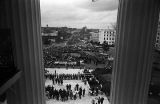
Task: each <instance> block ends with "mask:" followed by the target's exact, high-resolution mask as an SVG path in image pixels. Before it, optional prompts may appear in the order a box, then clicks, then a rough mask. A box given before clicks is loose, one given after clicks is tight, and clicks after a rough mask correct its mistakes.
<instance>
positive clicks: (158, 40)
mask: <svg viewBox="0 0 160 104" xmlns="http://www.w3.org/2000/svg"><path fill="white" fill-rule="evenodd" d="M155 47H156V49H157V50H160V14H159V21H158V29H157V36H156V42H155Z"/></svg>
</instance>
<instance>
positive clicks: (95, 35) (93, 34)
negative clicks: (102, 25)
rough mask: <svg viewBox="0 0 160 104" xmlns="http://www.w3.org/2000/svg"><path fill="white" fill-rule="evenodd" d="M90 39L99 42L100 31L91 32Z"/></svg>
mask: <svg viewBox="0 0 160 104" xmlns="http://www.w3.org/2000/svg"><path fill="white" fill-rule="evenodd" d="M90 34H91V36H90V40H91V41H93V42H99V33H98V32H90Z"/></svg>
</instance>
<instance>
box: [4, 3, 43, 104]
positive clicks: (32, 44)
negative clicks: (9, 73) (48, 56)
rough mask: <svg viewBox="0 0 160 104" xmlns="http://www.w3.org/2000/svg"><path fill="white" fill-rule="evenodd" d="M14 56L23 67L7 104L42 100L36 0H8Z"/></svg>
mask: <svg viewBox="0 0 160 104" xmlns="http://www.w3.org/2000/svg"><path fill="white" fill-rule="evenodd" d="M10 5H11V7H10V11H11V19H12V20H11V21H12V31H13V43H14V58H15V62H16V66H17V68H18V69H19V70H21V71H22V76H21V78H20V79H19V81H18V82H17V83H16V84H15V85H13V86H12V88H11V90H9V91H8V99H7V100H8V104H45V96H44V78H43V77H44V76H43V74H44V68H43V63H42V41H41V33H40V32H41V30H40V29H41V20H40V16H41V15H40V2H39V0H10Z"/></svg>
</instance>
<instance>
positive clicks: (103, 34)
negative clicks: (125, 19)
mask: <svg viewBox="0 0 160 104" xmlns="http://www.w3.org/2000/svg"><path fill="white" fill-rule="evenodd" d="M115 36H116V31H115V30H114V29H102V30H100V32H99V41H100V43H101V44H102V43H103V42H104V41H106V42H107V43H108V44H109V45H112V44H114V43H115Z"/></svg>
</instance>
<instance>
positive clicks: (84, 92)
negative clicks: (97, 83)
mask: <svg viewBox="0 0 160 104" xmlns="http://www.w3.org/2000/svg"><path fill="white" fill-rule="evenodd" d="M85 91H86V90H85V88H84V89H83V97H84V95H85Z"/></svg>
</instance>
